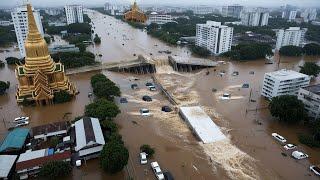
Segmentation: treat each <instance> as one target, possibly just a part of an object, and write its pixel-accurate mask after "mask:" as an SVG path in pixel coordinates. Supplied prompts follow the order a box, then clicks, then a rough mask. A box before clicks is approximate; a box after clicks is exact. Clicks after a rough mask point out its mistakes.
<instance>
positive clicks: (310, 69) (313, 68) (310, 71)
mask: <svg viewBox="0 0 320 180" xmlns="http://www.w3.org/2000/svg"><path fill="white" fill-rule="evenodd" d="M300 73H303V74H306V75H309V76H314V77H317V76H318V74H319V73H320V66H318V65H317V64H316V63H314V62H306V63H304V65H303V66H300Z"/></svg>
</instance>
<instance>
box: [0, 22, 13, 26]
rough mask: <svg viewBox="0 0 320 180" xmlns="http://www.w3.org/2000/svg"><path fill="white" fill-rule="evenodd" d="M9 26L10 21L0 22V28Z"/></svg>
mask: <svg viewBox="0 0 320 180" xmlns="http://www.w3.org/2000/svg"><path fill="white" fill-rule="evenodd" d="M11 24H12V22H11V21H0V26H10V25H11Z"/></svg>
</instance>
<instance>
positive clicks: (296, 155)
mask: <svg viewBox="0 0 320 180" xmlns="http://www.w3.org/2000/svg"><path fill="white" fill-rule="evenodd" d="M291 156H292V157H293V158H295V159H299V160H300V159H305V158H308V157H309V156H308V154H305V153H303V152H300V151H293V152H292V154H291Z"/></svg>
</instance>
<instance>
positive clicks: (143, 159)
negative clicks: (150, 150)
mask: <svg viewBox="0 0 320 180" xmlns="http://www.w3.org/2000/svg"><path fill="white" fill-rule="evenodd" d="M147 163H148V160H147V153H145V152H141V153H140V164H147Z"/></svg>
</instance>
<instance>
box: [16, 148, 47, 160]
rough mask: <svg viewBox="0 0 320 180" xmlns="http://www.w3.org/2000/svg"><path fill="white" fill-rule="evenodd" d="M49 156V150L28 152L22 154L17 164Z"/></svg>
mask: <svg viewBox="0 0 320 180" xmlns="http://www.w3.org/2000/svg"><path fill="white" fill-rule="evenodd" d="M46 155H47V149H40V150H36V151H27V152H25V153H22V154H20V156H19V159H18V161H17V162H22V161H28V160H30V159H36V158H40V157H44V156H46Z"/></svg>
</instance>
